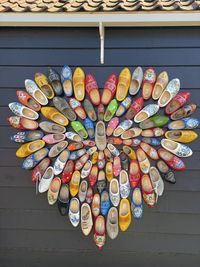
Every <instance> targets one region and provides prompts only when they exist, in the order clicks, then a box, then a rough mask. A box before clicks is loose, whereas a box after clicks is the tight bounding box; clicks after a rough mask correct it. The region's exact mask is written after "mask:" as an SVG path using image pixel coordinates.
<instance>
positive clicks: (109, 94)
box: [101, 74, 118, 105]
mask: <svg viewBox="0 0 200 267" xmlns="http://www.w3.org/2000/svg"><path fill="white" fill-rule="evenodd" d="M117 80H118V79H117V76H116V75H115V74H111V75H110V76H109V77H108V79H107V80H106V82H105V85H104V89H103V93H102V97H101V103H102V104H104V105H108V104H109V103H110V101H111V100H112V98H113V97H114V95H115V92H116V89H117Z"/></svg>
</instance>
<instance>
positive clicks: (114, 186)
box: [109, 178, 120, 207]
mask: <svg viewBox="0 0 200 267" xmlns="http://www.w3.org/2000/svg"><path fill="white" fill-rule="evenodd" d="M109 195H110V201H111V203H112V205H113V206H115V207H117V206H118V205H119V201H120V194H119V183H118V180H117V179H116V178H114V179H112V180H111V182H110V186H109Z"/></svg>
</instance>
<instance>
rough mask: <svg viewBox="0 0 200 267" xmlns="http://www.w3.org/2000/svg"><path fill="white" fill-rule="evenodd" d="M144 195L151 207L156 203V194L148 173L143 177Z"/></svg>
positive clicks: (142, 187)
mask: <svg viewBox="0 0 200 267" xmlns="http://www.w3.org/2000/svg"><path fill="white" fill-rule="evenodd" d="M141 189H142V197H143V199H144V201H145V202H146V204H147V205H148V206H149V207H154V206H155V204H156V196H155V193H154V190H153V186H152V183H151V179H150V177H149V175H148V174H144V175H143V176H142V178H141Z"/></svg>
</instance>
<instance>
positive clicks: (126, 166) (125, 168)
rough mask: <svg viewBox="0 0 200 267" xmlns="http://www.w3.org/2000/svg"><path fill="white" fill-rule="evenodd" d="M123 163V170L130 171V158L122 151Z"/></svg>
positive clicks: (121, 158)
mask: <svg viewBox="0 0 200 267" xmlns="http://www.w3.org/2000/svg"><path fill="white" fill-rule="evenodd" d="M119 157H120V160H121V165H122V170H125V171H128V169H129V160H128V157H127V155H126V154H125V153H124V152H123V151H122V152H121V153H120V155H119Z"/></svg>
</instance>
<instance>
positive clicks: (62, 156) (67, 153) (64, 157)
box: [59, 150, 69, 163]
mask: <svg viewBox="0 0 200 267" xmlns="http://www.w3.org/2000/svg"><path fill="white" fill-rule="evenodd" d="M68 155H69V152H68V151H67V150H65V151H63V152H62V153H61V154H60V156H59V160H60V161H61V162H63V163H64V162H65V161H66V159H67V157H68Z"/></svg>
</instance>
